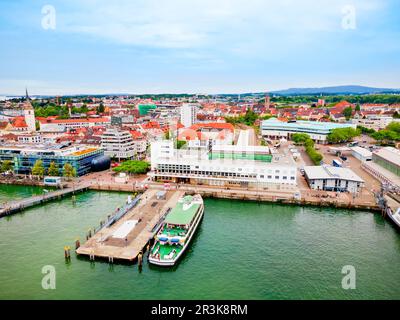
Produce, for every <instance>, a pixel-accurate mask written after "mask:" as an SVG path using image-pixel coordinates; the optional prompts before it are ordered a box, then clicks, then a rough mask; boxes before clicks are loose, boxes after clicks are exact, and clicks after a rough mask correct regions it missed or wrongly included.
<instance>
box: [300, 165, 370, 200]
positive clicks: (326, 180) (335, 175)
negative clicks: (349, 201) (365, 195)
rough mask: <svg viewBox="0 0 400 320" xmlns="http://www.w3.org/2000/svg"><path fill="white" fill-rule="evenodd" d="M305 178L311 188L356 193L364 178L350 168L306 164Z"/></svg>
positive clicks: (362, 184)
mask: <svg viewBox="0 0 400 320" xmlns="http://www.w3.org/2000/svg"><path fill="white" fill-rule="evenodd" d="M304 174H305V178H306V180H307V182H308V185H309V186H310V188H311V189H314V190H324V191H338V192H351V193H357V192H359V191H360V190H361V188H362V187H363V186H364V180H363V179H361V178H360V177H359V176H358V175H356V174H355V173H354V172H353V171H352V170H350V169H348V168H342V167H333V166H306V167H304Z"/></svg>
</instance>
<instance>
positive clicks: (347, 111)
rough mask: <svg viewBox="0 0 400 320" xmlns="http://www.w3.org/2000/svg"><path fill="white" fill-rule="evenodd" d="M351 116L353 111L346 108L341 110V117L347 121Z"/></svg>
mask: <svg viewBox="0 0 400 320" xmlns="http://www.w3.org/2000/svg"><path fill="white" fill-rule="evenodd" d="M352 114H353V109H352V108H351V107H347V108H345V109H344V110H343V115H344V116H345V117H346V120H349V119H350V118H351V116H352Z"/></svg>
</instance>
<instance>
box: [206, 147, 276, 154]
mask: <svg viewBox="0 0 400 320" xmlns="http://www.w3.org/2000/svg"><path fill="white" fill-rule="evenodd" d="M227 151H228V152H247V153H249V152H254V153H268V154H269V148H268V147H264V146H243V145H215V146H213V147H212V152H227Z"/></svg>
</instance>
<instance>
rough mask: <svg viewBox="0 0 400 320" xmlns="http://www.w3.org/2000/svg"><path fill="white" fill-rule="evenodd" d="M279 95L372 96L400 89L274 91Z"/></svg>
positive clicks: (340, 88)
mask: <svg viewBox="0 0 400 320" xmlns="http://www.w3.org/2000/svg"><path fill="white" fill-rule="evenodd" d="M271 93H272V94H277V95H306V94H307V95H310V94H315V95H318V94H372V93H400V89H388V88H372V87H364V86H356V85H349V86H336V87H321V88H290V89H286V90H279V91H272V92H271Z"/></svg>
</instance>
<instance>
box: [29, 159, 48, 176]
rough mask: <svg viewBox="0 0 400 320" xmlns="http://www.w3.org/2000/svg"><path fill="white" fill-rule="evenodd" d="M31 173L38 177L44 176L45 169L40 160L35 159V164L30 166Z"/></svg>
mask: <svg viewBox="0 0 400 320" xmlns="http://www.w3.org/2000/svg"><path fill="white" fill-rule="evenodd" d="M32 174H33V175H34V176H38V177H39V178H40V177H43V176H44V174H45V169H44V166H43V161H42V160H36V162H35V164H34V165H33V167H32Z"/></svg>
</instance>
